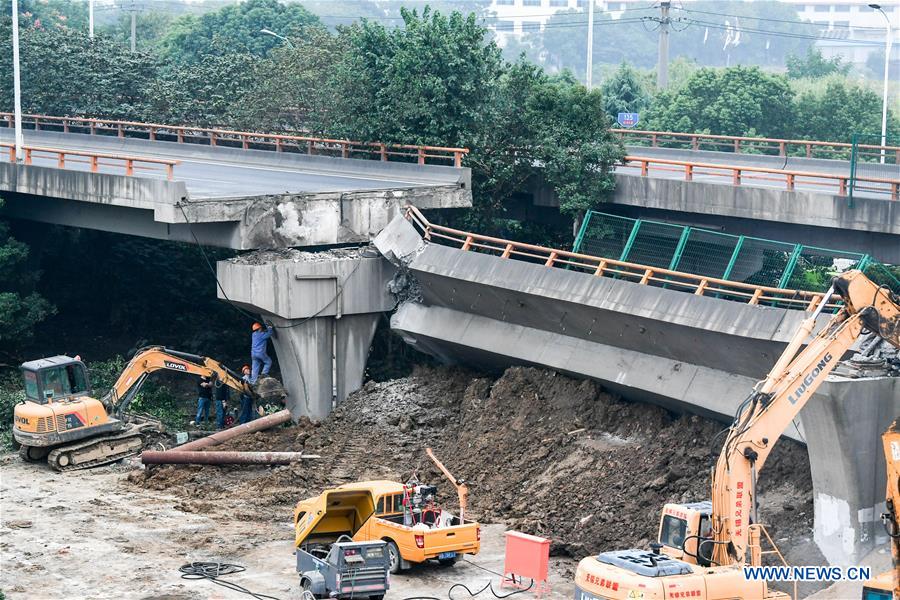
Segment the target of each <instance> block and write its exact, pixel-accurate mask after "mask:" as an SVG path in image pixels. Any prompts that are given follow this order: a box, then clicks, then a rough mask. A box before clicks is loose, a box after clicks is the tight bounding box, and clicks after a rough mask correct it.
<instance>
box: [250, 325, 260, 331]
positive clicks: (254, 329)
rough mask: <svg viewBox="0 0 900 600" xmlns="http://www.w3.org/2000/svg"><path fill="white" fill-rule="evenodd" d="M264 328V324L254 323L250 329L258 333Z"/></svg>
mask: <svg viewBox="0 0 900 600" xmlns="http://www.w3.org/2000/svg"><path fill="white" fill-rule="evenodd" d="M262 328H263V326H262V323H254V324H253V326H252V327H251V328H250V329H252V330H253V331H258V330H260V329H262Z"/></svg>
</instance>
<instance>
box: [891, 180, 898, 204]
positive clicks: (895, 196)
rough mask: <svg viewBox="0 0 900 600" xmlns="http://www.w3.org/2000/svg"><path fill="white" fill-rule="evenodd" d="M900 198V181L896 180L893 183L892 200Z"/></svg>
mask: <svg viewBox="0 0 900 600" xmlns="http://www.w3.org/2000/svg"><path fill="white" fill-rule="evenodd" d="M898 199H900V183H897V182H896V181H895V182H894V183H892V184H891V200H898Z"/></svg>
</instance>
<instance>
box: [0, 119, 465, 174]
mask: <svg viewBox="0 0 900 600" xmlns="http://www.w3.org/2000/svg"><path fill="white" fill-rule="evenodd" d="M22 121H23V122H22V124H23V126H27V127H30V128H32V129H35V130H38V131H40V130H48V131H62V132H64V133H89V134H91V135H114V136H117V137H120V138H125V137H135V138H142V139H148V140H162V141H174V142H179V143H193V144H207V145H210V146H228V147H238V148H243V149H244V150H247V149H249V148H251V147H253V148H262V149H271V150H275V151H277V152H295V153H301V154H309V155H314V154H320V155H326V156H340V157H341V158H369V159H377V160H382V161H388V160H397V159H399V160H403V161H415V162H416V163H418V164H420V165H421V164H429V163H436V162H437V163H440V164H447V163H449V164H452V165H453V166H455V167H460V166H462V159H463V156H465V155H466V154H468V153H469V151H468V149H466V148H450V147H443V146H418V145H412V144H383V143H380V142H356V141H352V140H341V139H331V138H320V137H309V136H302V135H288V134H275V133H256V132H250V131H234V130H230V129H217V128H204V127H190V126H183V125H164V124H160V123H140V122H137V121H115V120H110V119H91V118H85V117H54V116H48V115H31V114H29V115H23V116H22ZM0 123H3V124H5V125H6V126H7V127H12V123H13V115H12V113H3V112H0Z"/></svg>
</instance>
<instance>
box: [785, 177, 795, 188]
mask: <svg viewBox="0 0 900 600" xmlns="http://www.w3.org/2000/svg"><path fill="white" fill-rule="evenodd" d="M794 179H795V176H794V174H793V173H788V174H787V189H788V191H789V192H793V191H794Z"/></svg>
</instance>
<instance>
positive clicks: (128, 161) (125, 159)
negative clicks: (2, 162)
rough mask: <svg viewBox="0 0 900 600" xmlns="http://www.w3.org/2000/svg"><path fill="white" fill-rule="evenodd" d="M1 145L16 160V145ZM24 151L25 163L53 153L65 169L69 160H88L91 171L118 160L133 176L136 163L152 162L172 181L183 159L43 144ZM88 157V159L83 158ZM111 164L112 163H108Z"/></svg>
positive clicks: (3, 143)
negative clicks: (90, 150)
mask: <svg viewBox="0 0 900 600" xmlns="http://www.w3.org/2000/svg"><path fill="white" fill-rule="evenodd" d="M0 147H2V148H7V149H8V150H9V162H16V145H15V144H11V143H7V142H0ZM22 150H23V153H24V154H25V157H24V158H25V164H26V165H31V164H32V163H33V160H34V158H35V154H37V155H38V156H40V155H45V154H46V155H51V156H55V157H56V168H58V169H65V168H66V165H67V164H69V162H87V163H88V164H89V166H90V167H89V168H90V171H91V173H99V172H100V165H101V162H100V161H101V159H102V160H104V161H118V162H121V163H122V165H121V166H123V167H124V168H125V175H127V176H129V177H132V176H134V170H135V165H136V164H137V165H140V164H150V165H163V166H164V167H165V169H166V179H168V180H169V181H172V180H173V179H174V178H175V166H176V165H178V164H179V163H180V162H181V161H179V160H167V159H163V158H150V157H145V156H122V155H119V154H106V153H103V152H84V151H81V150H68V149H65V148H47V147H43V146H23V147H22ZM69 156H77V157H79V158H78V159H75V160H72V161H67V160H66V157H69ZM84 158H86V159H87V160H86V161H85V160H81V159H84ZM106 164H107V165H109V164H110V163H106Z"/></svg>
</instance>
